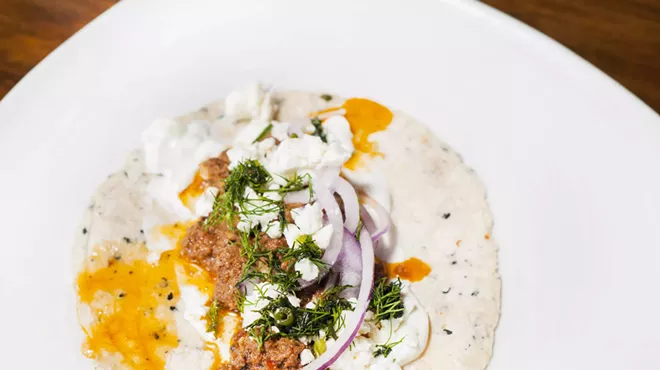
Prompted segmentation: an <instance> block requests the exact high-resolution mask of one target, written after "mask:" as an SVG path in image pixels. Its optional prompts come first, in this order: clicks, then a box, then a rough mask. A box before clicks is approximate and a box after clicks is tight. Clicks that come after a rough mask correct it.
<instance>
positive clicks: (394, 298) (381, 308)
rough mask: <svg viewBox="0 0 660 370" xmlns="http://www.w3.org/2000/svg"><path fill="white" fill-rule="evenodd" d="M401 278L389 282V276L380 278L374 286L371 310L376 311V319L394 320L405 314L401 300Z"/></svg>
mask: <svg viewBox="0 0 660 370" xmlns="http://www.w3.org/2000/svg"><path fill="white" fill-rule="evenodd" d="M401 286H402V284H401V279H399V278H397V279H396V280H394V281H392V282H389V283H388V282H387V278H382V279H380V280H378V282H377V283H376V286H375V287H374V292H373V295H372V296H371V302H369V310H371V311H373V313H374V321H375V322H380V321H382V320H392V319H396V318H399V317H401V316H403V308H404V307H403V301H402V300H401Z"/></svg>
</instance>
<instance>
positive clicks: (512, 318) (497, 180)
mask: <svg viewBox="0 0 660 370" xmlns="http://www.w3.org/2000/svg"><path fill="white" fill-rule="evenodd" d="M404 4H405V5H404ZM255 79H261V80H262V81H265V82H268V83H272V84H273V85H274V86H276V87H278V88H297V89H309V90H318V91H328V92H334V93H340V94H342V95H344V96H355V95H360V96H369V97H371V98H374V99H377V100H379V101H381V102H383V103H385V104H387V105H389V106H391V107H394V108H397V109H402V110H404V111H407V112H409V113H411V114H413V115H414V116H417V117H418V118H420V119H421V120H422V121H423V122H426V123H428V124H429V125H431V126H432V127H433V128H434V129H435V131H436V132H437V133H438V134H439V135H441V136H442V137H443V138H445V139H446V140H447V141H448V142H449V143H450V144H451V145H453V146H454V147H455V148H456V149H458V150H459V151H460V152H461V153H462V154H463V155H464V157H465V159H466V161H467V162H468V163H469V164H470V165H472V166H473V167H474V168H475V169H476V170H477V171H478V172H479V174H480V175H481V177H482V178H483V180H484V181H485V182H486V184H487V186H488V189H489V194H490V199H491V204H492V206H493V210H494V213H495V220H496V232H495V235H496V238H497V240H498V241H499V242H500V244H501V272H502V278H503V288H504V289H503V291H504V294H503V305H502V309H503V314H502V320H501V325H500V327H499V330H498V331H497V333H496V345H495V356H494V358H493V361H492V366H491V367H490V369H491V370H502V369H506V370H516V369H523V370H529V369H537V370H538V369H601V370H605V369H616V370H620V369H651V368H653V369H658V368H660V359H659V357H658V356H657V350H658V347H660V336H659V335H658V334H657V332H658V329H660V315H659V313H660V299H659V298H658V283H659V282H660V195H659V191H660V176H659V174H658V164H659V162H660V119H659V117H658V115H657V114H655V113H654V112H653V111H651V110H650V109H649V108H648V107H646V106H645V105H643V104H642V103H641V102H640V101H639V100H638V99H637V98H635V97H634V96H633V95H631V94H630V93H629V92H627V91H626V90H624V89H623V88H622V87H621V86H619V85H618V84H616V83H615V82H613V81H612V80H611V79H609V78H608V77H606V76H605V75H603V74H602V73H601V72H599V71H598V70H596V69H595V68H594V67H592V66H591V65H589V64H587V63H585V62H584V61H582V60H581V59H579V58H577V57H576V56H575V55H573V54H571V53H570V52H568V51H567V50H566V49H564V48H562V47H560V46H558V45H557V44H556V43H554V42H552V41H551V40H549V39H548V38H546V37H544V36H542V35H540V34H538V33H537V32H535V31H533V30H531V29H529V28H527V27H525V26H523V25H522V24H520V23H518V22H516V21H514V20H512V19H510V18H508V17H506V16H504V15H502V14H500V13H498V12H496V11H494V10H492V9H490V8H488V7H487V6H485V5H482V4H480V3H476V2H474V3H473V2H469V3H468V2H463V3H453V2H448V1H439V0H433V1H422V0H417V1H406V2H401V1H383V0H380V1H378V0H373V1H361V2H359V3H358V2H355V1H350V0H333V1H319V2H313V1H305V0H300V1H279V2H277V4H275V2H271V1H267V0H263V1H216V0H209V1H177V0H141V1H137V0H133V1H128V0H124V1H122V2H120V3H119V4H118V5H117V6H115V7H114V8H112V9H111V10H109V11H108V12H107V13H105V14H104V15H102V16H101V17H100V18H98V19H97V20H95V21H94V22H92V24H90V25H89V26H87V27H85V29H83V30H82V31H81V32H79V33H78V34H77V35H75V36H74V37H73V38H72V39H71V40H69V41H67V42H66V43H65V44H64V45H63V46H61V47H60V48H59V49H58V50H56V51H55V52H54V53H53V54H51V55H50V56H49V57H48V58H47V59H46V60H45V61H44V62H42V63H41V64H40V65H39V66H38V67H36V68H35V69H34V70H33V71H32V72H30V74H29V75H28V76H27V77H26V78H25V79H23V80H22V81H21V82H20V83H19V85H18V86H17V87H16V88H15V89H14V90H13V91H11V92H10V93H9V94H8V95H7V96H6V98H5V99H4V100H3V101H2V102H1V103H0V169H1V172H0V173H1V174H2V175H1V176H2V180H3V181H2V184H1V185H0V194H1V195H0V212H1V214H2V218H1V221H2V223H1V225H2V230H3V233H2V236H3V239H2V244H3V245H2V248H3V249H2V251H3V253H2V258H0V278H1V280H0V283H1V285H0V288H1V289H2V290H1V295H0V296H1V297H2V298H1V300H2V305H0V330H1V332H2V335H1V336H0V338H2V339H0V341H1V343H0V352H1V353H2V354H3V355H2V357H1V358H0V361H2V365H0V367H2V368H6V369H51V368H54V369H67V370H73V369H84V368H88V367H89V364H88V363H87V362H86V361H85V360H84V359H83V358H82V356H81V355H80V351H79V349H80V343H81V340H82V337H81V334H80V330H79V329H78V326H77V321H76V317H75V312H74V304H73V302H74V294H73V288H72V280H73V274H72V271H71V258H70V254H71V252H70V249H71V241H72V238H73V234H74V232H76V227H77V224H78V222H79V218H80V216H81V213H82V210H83V207H85V204H86V202H87V199H88V197H89V196H90V195H91V193H92V191H93V190H94V188H95V186H96V185H97V184H99V183H100V182H101V181H102V180H103V179H104V178H105V176H106V175H107V174H108V173H109V172H111V171H113V170H114V169H116V168H118V167H119V166H120V164H121V163H122V160H123V157H124V155H125V154H126V153H127V151H128V150H129V149H131V148H133V147H136V146H138V145H139V133H140V131H141V130H142V128H144V127H145V126H146V125H147V124H148V123H149V122H150V121H151V120H152V119H153V118H156V117H168V116H173V115H176V114H179V113H183V112H186V111H189V110H191V109H194V108H196V107H198V106H199V105H201V104H202V103H205V102H208V101H210V100H213V99H216V98H218V97H221V96H223V95H224V94H225V93H227V92H228V91H229V90H230V89H231V88H233V87H236V86H239V85H242V84H244V83H246V82H247V81H250V80H255Z"/></svg>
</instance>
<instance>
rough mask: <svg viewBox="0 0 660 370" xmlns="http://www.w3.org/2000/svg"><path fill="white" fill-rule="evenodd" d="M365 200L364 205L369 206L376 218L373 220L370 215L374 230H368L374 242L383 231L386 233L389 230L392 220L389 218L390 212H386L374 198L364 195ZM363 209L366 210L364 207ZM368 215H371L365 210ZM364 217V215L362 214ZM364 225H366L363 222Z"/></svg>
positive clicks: (383, 233)
mask: <svg viewBox="0 0 660 370" xmlns="http://www.w3.org/2000/svg"><path fill="white" fill-rule="evenodd" d="M363 199H364V200H365V205H366V206H369V207H370V208H371V209H372V210H373V212H374V213H375V216H376V219H375V220H374V219H373V217H370V218H371V220H373V221H374V228H375V230H369V231H370V232H371V235H372V236H371V239H372V240H373V241H374V242H375V241H377V240H378V239H380V238H381V237H382V236H383V235H385V233H387V232H388V231H389V230H390V226H391V225H392V222H391V220H390V214H389V213H388V212H387V210H386V209H385V208H384V207H383V206H381V205H380V203H378V202H377V201H376V200H375V199H373V198H370V197H368V196H365V197H364V198H363ZM364 208H365V211H368V209H367V208H366V207H364ZM367 214H369V216H371V214H370V213H368V212H367ZM363 218H364V216H363ZM365 226H367V225H366V224H365Z"/></svg>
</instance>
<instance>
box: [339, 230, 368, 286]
mask: <svg viewBox="0 0 660 370" xmlns="http://www.w3.org/2000/svg"><path fill="white" fill-rule="evenodd" d="M361 254H362V250H361V249H360V244H359V243H358V241H357V240H356V239H355V236H354V235H353V234H352V233H350V232H349V231H348V230H347V229H344V245H343V246H342V248H341V252H340V253H339V257H337V263H336V264H335V271H337V272H338V273H339V283H338V284H339V285H350V286H351V288H347V289H346V290H344V291H343V293H344V294H342V296H344V297H353V298H355V297H357V296H358V293H359V290H360V284H361V282H362V257H361Z"/></svg>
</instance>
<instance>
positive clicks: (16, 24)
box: [0, 0, 660, 112]
mask: <svg viewBox="0 0 660 370" xmlns="http://www.w3.org/2000/svg"><path fill="white" fill-rule="evenodd" d="M484 1H485V2H486V3H487V4H490V5H492V6H494V7H495V8H497V9H500V10H502V11H503V12H505V13H508V14H510V15H512V16H514V17H516V18H518V19H520V20H522V21H523V22H526V23H527V24H529V25H531V26H532V27H534V28H537V29H539V30H541V31H542V32H544V33H546V34H548V35H550V36H551V37H552V38H554V39H556V40H557V41H559V42H561V43H563V44H564V45H566V46H568V47H569V48H570V49H572V50H573V51H575V52H576V53H578V54H579V55H581V56H582V57H584V58H585V59H587V60H588V61H590V62H591V63H593V64H594V65H596V66H597V67H599V68H600V69H602V70H603V71H605V73H607V74H609V75H610V76H612V77H614V79H616V80H617V81H619V82H620V83H621V84H622V85H623V86H625V87H627V88H628V89H629V90H631V91H632V92H633V93H635V94H636V95H637V96H639V97H640V98H641V99H642V100H644V101H645V102H646V103H647V104H649V105H650V106H651V107H652V108H654V109H655V110H656V111H658V112H660V0H484ZM116 2H117V0H0V83H1V84H0V97H3V96H4V95H5V94H6V93H7V92H8V91H9V89H11V88H12V87H13V86H14V85H15V84H16V83H17V82H18V81H19V80H20V79H21V78H22V77H23V76H24V75H25V74H26V73H27V72H28V71H29V70H30V69H31V68H32V67H34V65H36V64H37V63H38V62H39V61H40V60H41V59H43V58H44V57H45V56H46V55H47V54H48V53H49V52H51V51H52V50H53V49H55V48H56V47H57V46H58V45H59V44H61V43H62V42H63V41H64V40H66V39H67V38H68V37H69V36H71V35H72V34H73V33H74V32H76V31H77V30H78V29H80V28H81V27H82V26H84V25H85V24H86V23H87V22H89V21H90V20H92V19H93V18H94V17H96V16H97V15H98V14H100V13H101V12H103V11H104V10H105V9H107V8H109V7H110V6H112V5H113V4H114V3H116Z"/></svg>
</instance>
